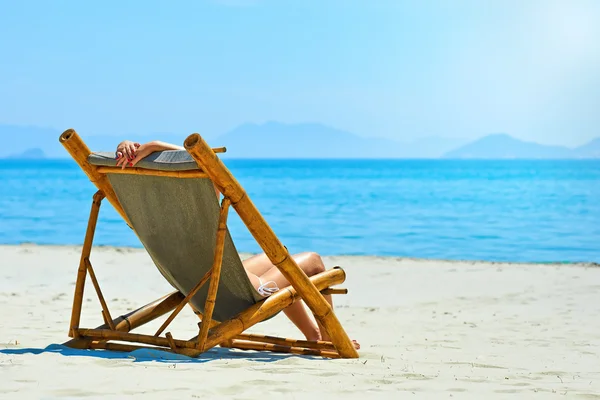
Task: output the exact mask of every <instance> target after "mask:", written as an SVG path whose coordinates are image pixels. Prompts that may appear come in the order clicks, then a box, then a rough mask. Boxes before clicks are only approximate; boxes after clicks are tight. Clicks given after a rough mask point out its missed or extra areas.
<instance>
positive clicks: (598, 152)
mask: <svg viewBox="0 0 600 400" xmlns="http://www.w3.org/2000/svg"><path fill="white" fill-rule="evenodd" d="M574 152H575V154H576V155H577V156H578V157H582V158H600V138H596V139H594V140H592V141H591V142H589V143H587V144H584V145H583V146H580V147H577V148H576V149H575V150H574Z"/></svg>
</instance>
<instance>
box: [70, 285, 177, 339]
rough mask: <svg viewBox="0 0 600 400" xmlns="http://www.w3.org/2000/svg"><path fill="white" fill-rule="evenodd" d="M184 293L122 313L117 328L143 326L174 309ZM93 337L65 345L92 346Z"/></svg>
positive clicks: (106, 326) (126, 328)
mask: <svg viewBox="0 0 600 400" xmlns="http://www.w3.org/2000/svg"><path fill="white" fill-rule="evenodd" d="M183 298H184V297H183V294H181V292H178V291H176V292H172V293H170V294H168V295H166V296H164V297H162V298H160V299H158V300H155V301H153V302H151V303H148V304H146V305H145V306H142V307H140V308H138V309H137V310H134V311H131V312H130V313H128V314H125V315H122V316H120V317H118V318H117V319H114V320H113V324H114V325H115V330H117V331H121V332H129V331H131V330H133V329H135V328H137V327H139V326H142V325H144V324H146V323H148V322H150V321H153V320H155V319H156V318H159V317H161V316H163V315H164V314H166V313H168V312H169V311H171V310H173V309H174V308H175V307H177V305H178V304H179V303H180V302H181V300H183ZM108 328H110V327H109V326H108V324H106V323H105V324H104V325H100V326H99V327H97V328H96V329H108ZM91 342H92V340H91V339H83V338H79V339H72V340H69V341H68V342H66V343H63V345H65V346H67V347H72V348H77V349H85V348H88V347H90V345H91Z"/></svg>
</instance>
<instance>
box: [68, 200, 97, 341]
mask: <svg viewBox="0 0 600 400" xmlns="http://www.w3.org/2000/svg"><path fill="white" fill-rule="evenodd" d="M103 198H104V194H103V192H102V191H101V190H99V191H97V192H96V194H94V197H93V200H92V208H91V210H90V218H89V219H88V226H87V229H86V232H85V239H84V241H83V248H82V249H81V258H80V259H79V268H78V270H77V280H76V281H75V294H74V295H73V308H72V309H71V324H70V326H69V336H70V337H77V336H76V335H77V328H79V321H80V319H81V307H82V304H83V292H84V290H85V277H86V272H87V268H86V263H85V260H86V259H88V258H89V256H90V254H91V252H92V243H93V242H94V233H95V231H96V223H97V222H98V214H99V213H100V205H101V203H102V199H103Z"/></svg>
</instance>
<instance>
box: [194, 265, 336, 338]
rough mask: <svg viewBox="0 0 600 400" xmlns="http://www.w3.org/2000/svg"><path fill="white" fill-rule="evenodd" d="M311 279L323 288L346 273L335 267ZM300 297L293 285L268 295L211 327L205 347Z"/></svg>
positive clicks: (239, 331) (230, 335)
mask: <svg viewBox="0 0 600 400" xmlns="http://www.w3.org/2000/svg"><path fill="white" fill-rule="evenodd" d="M310 279H311V281H312V283H313V284H314V285H315V286H316V287H317V288H318V289H319V290H323V289H325V288H327V287H329V286H332V285H338V284H340V283H342V282H344V280H345V279H346V275H345V273H344V270H342V269H341V268H334V269H331V270H329V271H325V272H322V273H320V274H318V275H315V276H312V277H311V278H310ZM298 297H300V295H299V293H298V292H297V291H296V289H294V287H292V286H288V287H286V288H283V289H281V290H279V291H278V292H276V293H274V294H272V295H271V296H269V297H267V298H266V299H265V300H263V301H262V302H260V303H257V304H255V305H254V306H252V307H250V308H248V309H247V310H245V311H242V312H241V313H240V314H238V315H237V316H236V317H234V318H232V319H230V320H228V321H224V322H221V323H220V324H219V325H217V326H216V327H214V328H213V329H211V331H210V335H209V336H208V339H207V341H206V346H205V349H210V348H211V347H214V346H216V345H218V344H219V343H224V342H227V341H228V340H230V339H233V338H234V337H235V336H237V335H239V334H241V333H242V332H244V331H245V330H246V329H248V328H250V327H252V326H253V325H255V324H257V323H259V322H262V321H264V320H266V319H267V318H269V317H272V316H273V315H275V314H277V313H278V312H279V311H281V310H283V309H284V308H286V307H287V306H289V305H291V304H292V303H293V302H294V301H295V299H296V298H298ZM334 345H335V343H334Z"/></svg>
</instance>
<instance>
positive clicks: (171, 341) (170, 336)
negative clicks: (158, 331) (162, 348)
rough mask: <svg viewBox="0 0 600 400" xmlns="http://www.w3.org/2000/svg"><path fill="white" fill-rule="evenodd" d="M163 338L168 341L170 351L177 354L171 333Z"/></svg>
mask: <svg viewBox="0 0 600 400" xmlns="http://www.w3.org/2000/svg"><path fill="white" fill-rule="evenodd" d="M165 336H166V338H167V340H168V341H169V347H170V348H171V350H173V352H174V353H177V345H176V344H175V339H173V335H171V332H167V333H166V334H165Z"/></svg>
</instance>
